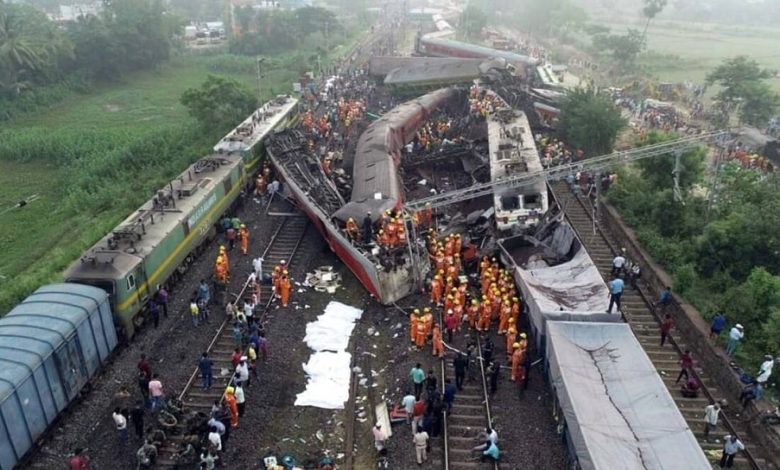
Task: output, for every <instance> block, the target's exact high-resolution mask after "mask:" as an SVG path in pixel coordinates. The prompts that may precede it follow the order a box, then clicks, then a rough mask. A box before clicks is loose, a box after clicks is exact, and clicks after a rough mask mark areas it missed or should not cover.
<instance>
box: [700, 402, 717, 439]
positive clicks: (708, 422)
mask: <svg viewBox="0 0 780 470" xmlns="http://www.w3.org/2000/svg"><path fill="white" fill-rule="evenodd" d="M719 414H720V403H713V404H711V405H707V406H706V407H704V439H705V440H706V441H707V442H710V432H711V431H714V430H715V428H716V427H717V426H718V415H719Z"/></svg>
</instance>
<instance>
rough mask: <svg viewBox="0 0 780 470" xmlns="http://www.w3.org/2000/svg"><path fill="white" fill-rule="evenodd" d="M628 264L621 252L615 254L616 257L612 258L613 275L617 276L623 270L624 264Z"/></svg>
mask: <svg viewBox="0 0 780 470" xmlns="http://www.w3.org/2000/svg"><path fill="white" fill-rule="evenodd" d="M625 264H626V258H625V257H624V256H623V255H622V254H619V255H617V256H615V258H614V259H613V260H612V275H613V276H616V275H618V274H620V272H621V271H623V266H625Z"/></svg>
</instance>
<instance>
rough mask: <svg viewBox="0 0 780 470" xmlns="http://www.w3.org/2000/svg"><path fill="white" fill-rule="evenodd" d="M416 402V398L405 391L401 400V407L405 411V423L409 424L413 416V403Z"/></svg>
mask: <svg viewBox="0 0 780 470" xmlns="http://www.w3.org/2000/svg"><path fill="white" fill-rule="evenodd" d="M415 401H416V398H415V396H414V395H412V394H411V392H410V391H409V390H407V391H406V395H404V397H403V398H402V399H401V405H402V406H403V407H404V411H406V422H407V423H411V422H412V417H413V416H414V402H415Z"/></svg>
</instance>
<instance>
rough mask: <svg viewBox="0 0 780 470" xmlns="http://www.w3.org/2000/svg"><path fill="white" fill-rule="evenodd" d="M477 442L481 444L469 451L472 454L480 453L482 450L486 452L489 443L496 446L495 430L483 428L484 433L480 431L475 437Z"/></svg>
mask: <svg viewBox="0 0 780 470" xmlns="http://www.w3.org/2000/svg"><path fill="white" fill-rule="evenodd" d="M477 440H478V441H479V442H481V443H482V444H480V445H478V446H476V447H474V448H472V449H471V451H472V452H482V451H484V450H487V448H488V447H490V443H491V442H492V443H493V444H496V445H498V433H497V432H496V430H495V429H491V428H485V430H484V431H481V432H480V433H479V435H478V436H477Z"/></svg>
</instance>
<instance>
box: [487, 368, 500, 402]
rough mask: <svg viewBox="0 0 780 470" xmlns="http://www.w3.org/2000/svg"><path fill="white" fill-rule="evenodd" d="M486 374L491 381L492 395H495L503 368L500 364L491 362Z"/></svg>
mask: <svg viewBox="0 0 780 470" xmlns="http://www.w3.org/2000/svg"><path fill="white" fill-rule="evenodd" d="M485 373H486V374H487V376H488V379H489V380H490V394H491V395H493V394H494V393H496V390H498V376H499V374H500V373H501V366H500V365H498V362H491V363H490V366H489V367H488V368H487V370H486V371H485Z"/></svg>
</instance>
